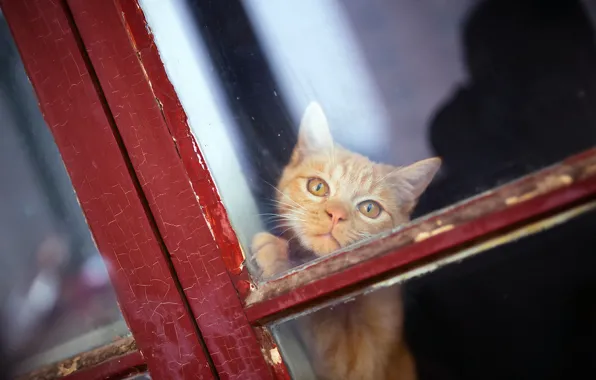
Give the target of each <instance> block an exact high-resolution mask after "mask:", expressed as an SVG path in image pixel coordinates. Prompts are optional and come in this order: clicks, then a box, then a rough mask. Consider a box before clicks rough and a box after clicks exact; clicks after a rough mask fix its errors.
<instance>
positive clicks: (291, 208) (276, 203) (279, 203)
mask: <svg viewBox="0 0 596 380" xmlns="http://www.w3.org/2000/svg"><path fill="white" fill-rule="evenodd" d="M270 202H271V203H272V204H273V205H276V206H286V207H287V208H288V209H290V210H292V211H296V212H300V213H302V214H303V213H305V212H306V211H308V210H307V209H306V208H304V207H300V208H298V207H296V206H294V205H292V204H290V203H286V202H282V201H279V200H275V199H271V200H270Z"/></svg>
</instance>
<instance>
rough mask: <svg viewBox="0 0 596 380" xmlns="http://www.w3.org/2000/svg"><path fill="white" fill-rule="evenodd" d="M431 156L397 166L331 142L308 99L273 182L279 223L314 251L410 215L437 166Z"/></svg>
mask: <svg viewBox="0 0 596 380" xmlns="http://www.w3.org/2000/svg"><path fill="white" fill-rule="evenodd" d="M440 164H441V160H440V159H438V158H431V159H427V160H423V161H419V162H417V163H415V164H413V165H410V166H407V167H403V168H397V167H393V166H390V165H384V164H378V163H374V162H372V161H370V160H369V159H368V158H366V157H364V156H361V155H359V154H356V153H353V152H350V151H348V150H347V149H344V148H342V147H341V146H339V145H337V144H335V143H334V142H333V140H332V138H331V134H330V132H329V127H328V125H327V120H326V118H325V115H324V113H323V110H322V109H321V107H320V106H319V105H318V104H316V103H312V104H311V105H309V107H308V108H307V110H306V112H305V115H304V117H303V119H302V123H301V125H300V133H299V138H298V144H297V145H296V148H295V149H294V152H293V154H292V158H291V160H290V163H289V164H288V166H286V168H285V169H284V171H283V173H282V176H281V179H280V181H279V184H278V189H279V193H278V199H277V200H278V205H279V206H278V213H279V215H280V216H281V217H282V219H283V224H284V227H286V228H288V229H289V230H290V231H291V234H292V235H293V236H294V237H295V238H296V239H299V241H300V243H301V244H302V245H303V246H304V247H305V248H307V249H309V250H312V251H313V252H314V253H315V254H317V255H319V256H323V255H327V254H329V253H331V252H333V251H335V250H337V249H340V248H343V247H345V246H347V245H350V244H352V243H355V242H357V241H359V240H362V239H364V238H366V237H369V236H372V235H375V234H377V233H380V232H383V231H387V230H389V229H391V228H393V227H396V226H398V225H400V224H403V223H405V222H407V221H408V220H409V217H410V213H411V211H412V209H413V207H414V205H415V203H416V200H417V199H418V197H419V196H420V194H422V192H423V191H424V190H425V189H426V187H427V186H428V184H429V183H430V181H431V180H432V178H433V176H434V175H435V173H436V172H437V170H438V169H439V167H440Z"/></svg>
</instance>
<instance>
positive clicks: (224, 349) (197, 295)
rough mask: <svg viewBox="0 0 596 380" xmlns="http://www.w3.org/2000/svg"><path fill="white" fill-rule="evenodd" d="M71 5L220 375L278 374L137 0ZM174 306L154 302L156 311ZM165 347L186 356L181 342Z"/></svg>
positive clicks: (81, 0)
mask: <svg viewBox="0 0 596 380" xmlns="http://www.w3.org/2000/svg"><path fill="white" fill-rule="evenodd" d="M69 3H70V5H71V8H72V10H73V15H74V18H75V21H76V23H77V26H79V28H80V31H81V35H82V38H83V42H84V44H85V45H86V46H88V47H92V49H88V54H89V57H90V60H91V63H92V64H93V66H94V68H95V70H96V73H97V76H98V79H99V82H100V84H101V85H102V86H103V87H104V88H106V89H110V91H106V92H105V96H106V99H107V102H108V105H109V107H110V109H111V110H113V112H114V118H115V122H116V126H117V129H118V131H119V132H120V134H121V136H122V140H123V142H124V145H125V147H126V150H127V153H128V155H129V157H130V160H131V162H132V165H133V168H134V171H135V172H136V173H137V176H138V178H139V179H140V185H141V188H142V191H143V193H144V194H145V196H146V199H147V202H148V205H149V208H150V210H151V213H152V214H153V216H154V218H155V221H156V225H157V228H158V230H159V233H160V234H161V236H162V237H163V242H164V243H165V246H166V248H167V251H168V253H169V256H170V259H171V261H172V264H173V266H174V268H175V270H176V275H177V278H178V280H179V282H180V285H181V287H182V289H183V291H184V295H185V296H186V298H187V300H188V302H189V305H190V308H191V310H192V313H193V315H194V316H195V320H196V323H197V325H198V327H199V329H200V330H201V335H202V336H203V338H204V342H205V345H206V347H207V349H208V351H209V354H210V356H211V359H212V361H213V363H214V365H215V369H216V370H217V373H218V375H219V377H220V378H222V379H268V378H271V372H270V371H269V368H268V366H267V364H266V362H265V359H264V358H263V356H262V354H261V351H260V346H259V342H258V341H257V339H256V337H255V333H254V331H253V329H252V328H251V326H250V324H249V323H248V321H247V319H246V316H245V315H244V312H243V307H242V304H241V302H240V299H239V296H238V293H237V292H236V289H235V288H234V281H238V280H241V279H243V277H242V276H243V273H244V272H242V271H241V266H242V261H243V256H242V252H241V250H240V248H239V245H238V242H237V240H236V236H235V234H234V233H233V230H231V227H230V226H229V221H228V220H227V216H226V215H225V210H224V209H223V206H222V205H221V201H220V199H219V195H218V194H217V190H216V188H215V185H214V183H213V181H212V179H211V177H210V175H209V172H208V170H207V168H206V167H205V165H204V161H203V160H202V158H201V157H200V151H198V152H195V148H196V142H195V141H194V139H193V137H192V134H190V130H189V128H188V125H187V124H186V116H185V114H184V111H183V110H182V108H181V106H180V103H179V101H178V100H177V97H176V94H175V92H174V90H173V88H172V86H171V84H170V83H169V81H168V79H167V76H166V74H165V70H164V68H163V65H162V63H161V61H160V59H159V54H158V52H157V50H156V48H155V45H154V44H153V42H152V39H151V35H150V34H149V33H148V32H147V26H146V23H145V20H144V18H143V16H142V14H141V13H140V10H139V8H138V7H137V4H136V2H135V1H120V2H119V3H118V5H115V4H113V3H112V2H109V3H106V2H104V1H103V0H69ZM118 6H119V7H120V8H119V9H118ZM122 15H124V20H122ZM129 36H132V38H131V37H129ZM131 39H132V40H134V45H132V44H131V42H130V40H131ZM157 100H159V102H158V101H157ZM160 103H161V104H160ZM138 265H142V263H135V266H138ZM135 266H133V267H135ZM247 279H248V278H246V280H247ZM173 289H174V288H172V291H170V293H173V292H174V291H173ZM168 306H169V305H168V304H165V303H163V302H162V300H158V302H154V303H152V307H153V309H151V312H150V313H149V316H154V317H159V316H160V315H161V314H162V313H164V312H165V310H164V308H167V307H168ZM166 315H167V314H166ZM182 331H183V330H181V329H179V328H178V326H176V327H175V328H171V327H169V326H164V328H163V332H162V334H164V335H165V336H167V337H169V338H170V339H171V340H172V341H173V340H174V339H179V340H180V339H181V338H180V337H181V336H186V334H187V333H182ZM160 349H161V350H163V353H164V354H165V353H166V352H169V355H174V356H176V357H179V356H180V354H179V353H178V350H179V349H180V347H179V346H174V345H169V344H164V345H162V346H160ZM182 349H183V351H182V357H183V358H187V356H188V355H185V353H186V354H188V350H187V348H186V347H184V346H183V347H182ZM173 353H174V354H173ZM171 363H172V365H173V366H174V367H176V366H177V365H179V361H172V362H171ZM181 367H182V368H183V369H186V368H187V366H186V365H181ZM190 374H191V372H190V371H189V372H188V373H187V372H186V371H185V372H184V376H185V377H184V378H187V377H186V376H188V378H191V376H190ZM193 377H194V375H193Z"/></svg>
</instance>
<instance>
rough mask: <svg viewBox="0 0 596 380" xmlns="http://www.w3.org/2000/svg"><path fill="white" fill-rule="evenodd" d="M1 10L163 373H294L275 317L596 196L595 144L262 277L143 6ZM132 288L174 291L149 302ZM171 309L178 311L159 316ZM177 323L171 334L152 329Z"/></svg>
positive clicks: (138, 334) (107, 1)
mask: <svg viewBox="0 0 596 380" xmlns="http://www.w3.org/2000/svg"><path fill="white" fill-rule="evenodd" d="M0 4H1V5H2V9H3V11H4V13H5V15H6V18H7V20H8V22H9V24H10V26H11V30H12V32H13V34H14V37H15V40H16V42H17V45H18V47H19V50H20V52H21V55H22V57H23V61H24V62H25V66H26V68H27V72H28V73H29V76H30V78H31V82H32V84H33V86H34V88H35V90H36V92H37V95H38V98H39V100H40V107H41V108H42V111H43V112H44V116H45V118H46V121H47V123H48V125H49V126H50V128H51V130H52V133H53V134H54V136H55V139H56V142H57V144H58V147H59V149H60V151H61V154H62V156H63V158H64V161H65V164H66V166H67V169H68V171H69V174H70V176H71V179H72V181H73V185H74V187H75V190H76V192H77V195H78V197H79V199H80V201H81V205H82V207H83V211H84V213H85V215H86V217H87V220H88V222H89V226H90V228H91V231H92V233H93V235H94V237H95V239H96V242H97V245H98V248H99V249H100V252H101V253H102V256H103V257H104V259H105V260H106V262H108V263H109V264H114V263H115V264H114V265H116V268H118V269H117V270H113V271H111V276H112V281H113V283H114V287H115V289H116V292H117V294H118V297H119V301H120V304H121V307H122V310H123V314H124V317H125V319H126V320H127V322H128V324H129V326H130V328H131V331H132V333H133V336H134V338H135V341H136V343H137V346H138V349H139V352H140V354H141V355H142V358H143V361H144V362H146V363H147V366H148V369H149V371H150V373H151V376H152V377H154V378H184V379H186V378H189V379H190V378H193V377H197V376H198V374H200V375H202V376H203V378H215V376H218V377H219V378H222V379H253V378H254V379H273V378H277V379H286V378H289V375H288V372H287V370H286V368H285V365H284V364H283V362H279V361H278V360H276V358H274V357H272V356H271V352H272V351H274V350H275V349H276V347H275V344H274V342H273V340H272V339H271V337H270V335H269V333H268V331H267V330H266V328H264V327H263V324H264V323H267V322H269V321H271V320H274V319H278V318H281V317H284V316H287V315H289V313H296V312H299V311H301V310H304V309H306V308H309V307H313V306H317V305H321V304H323V303H325V302H327V301H329V300H330V299H336V298H338V297H341V296H343V295H345V294H347V293H348V292H354V291H357V290H359V289H362V288H364V287H366V286H368V285H370V284H372V283H375V282H378V281H382V280H383V279H386V278H389V277H392V276H395V275H398V274H400V273H404V272H406V271H409V270H412V269H415V268H418V267H421V266H422V265H425V264H428V263H429V262H433V261H436V260H438V259H441V258H444V257H446V256H449V255H452V254H453V253H455V252H456V250H457V249H458V248H461V247H462V246H465V245H469V244H474V243H478V242H482V241H484V240H486V239H488V238H490V237H491V236H494V235H495V234H503V233H506V232H507V231H509V230H511V229H513V228H519V227H520V226H524V225H528V224H530V223H532V222H534V221H536V220H537V219H538V220H539V219H542V218H546V217H548V216H550V215H553V214H556V213H560V212H562V211H564V210H567V209H570V208H572V207H574V206H576V205H578V204H581V203H586V202H589V201H590V200H592V199H594V197H595V195H596V149H593V150H590V151H586V152H583V153H580V154H578V155H576V156H573V157H571V158H569V159H568V160H565V161H563V162H561V163H558V164H556V165H553V166H552V167H550V168H548V169H545V170H542V171H539V172H536V173H533V174H531V175H529V176H526V177H524V178H522V179H520V180H517V181H515V182H513V183H510V184H508V185H505V186H503V187H500V188H497V189H494V190H492V191H490V192H487V193H485V194H482V195H480V196H478V197H475V198H473V199H471V200H468V201H466V202H463V203H461V204H458V205H455V206H453V207H451V208H448V209H446V210H443V211H441V212H439V213H436V214H433V215H430V216H428V217H425V218H421V219H420V220H418V221H416V222H414V223H413V224H411V225H409V226H407V227H406V228H404V229H403V230H401V231H399V232H396V233H393V234H391V235H389V236H387V237H384V238H382V239H379V240H376V241H374V242H371V243H369V244H367V245H366V246H363V247H360V248H358V249H355V250H349V251H346V252H342V253H339V254H337V255H332V256H330V257H326V258H323V259H321V260H318V261H316V262H314V263H310V264H308V265H307V266H306V267H305V268H302V269H301V270H299V271H292V272H290V273H288V274H286V275H284V276H283V277H281V278H277V279H275V280H273V281H270V282H268V283H264V284H253V283H252V282H251V279H250V277H249V275H248V274H247V273H246V270H245V269H244V268H243V265H242V262H243V256H242V252H241V249H240V246H239V244H238V241H237V238H236V236H235V233H234V232H233V230H232V228H231V225H230V223H229V220H228V218H227V215H226V212H225V209H224V207H223V204H222V202H221V199H220V196H219V194H218V193H217V190H216V188H215V186H214V182H213V178H212V176H211V173H210V172H209V169H208V168H207V167H206V165H205V161H204V160H203V157H202V155H201V152H200V151H198V152H197V151H196V150H197V149H198V148H197V147H198V145H197V144H196V142H195V141H194V137H193V135H192V133H191V130H190V128H189V126H188V124H187V121H186V116H185V113H184V110H183V108H182V106H181V104H180V101H179V100H178V98H177V95H176V92H175V90H174V88H173V86H172V84H171V83H170V82H169V80H168V78H167V75H166V71H165V69H164V66H163V64H162V62H161V60H160V57H159V52H158V50H157V47H156V45H155V43H154V42H153V39H152V36H151V34H150V31H149V28H148V26H147V24H146V22H145V19H144V16H143V13H142V10H141V9H140V7H139V5H138V4H137V2H136V0H64V1H58V0H0ZM41 57H58V58H56V59H54V60H52V61H51V62H48V60H47V59H45V60H42V59H41ZM65 84H68V85H69V86H68V89H67V90H66V89H64V86H65ZM72 105H76V107H73V106H72ZM79 110H85V112H80V111H79ZM81 125H84V126H85V128H81V127H80V126H81ZM98 144H100V145H99V146H101V147H102V151H101V152H100V153H98V150H97V148H95V147H96V146H98ZM111 189H117V190H118V193H115V195H114V193H113V192H112V193H111ZM124 205H126V207H122V206H124ZM108 206H109V207H108ZM131 221H134V223H131ZM131 243H134V244H137V245H138V246H139V247H142V249H137V250H135V249H131V247H130V244H131ZM123 260H126V261H123ZM148 261H150V262H151V263H155V265H157V266H158V268H159V269H158V270H155V269H154V268H153V267H149V266H147V265H146V264H145V263H147V262H148ZM135 263H136V264H135ZM166 284H167V287H166ZM135 286H141V287H142V288H143V290H144V291H147V292H148V293H147V294H150V295H151V296H152V297H157V299H160V300H161V298H160V297H163V300H164V301H163V302H161V303H159V302H158V304H157V305H156V304H155V302H153V303H151V302H145V301H149V300H148V299H147V300H145V299H143V297H139V296H138V292H135V290H134V287H135ZM255 287H256V289H254V288H255ZM164 289H168V290H169V291H165V294H164ZM174 289H175V290H176V291H174ZM166 297H167V298H166ZM246 297H249V298H246ZM164 302H165V303H164ZM160 307H162V308H164V311H166V310H167V312H164V313H163V315H162V313H159V312H157V309H158V308H160ZM174 317H175V318H174ZM147 320H149V322H147ZM166 325H167V326H171V329H169V330H168V331H166V332H165V333H164V334H163V335H162V336H159V337H158V336H156V334H154V333H155V331H159V328H160V326H166ZM172 345H173V346H172ZM172 347H175V348H180V347H182V348H183V349H184V350H185V351H184V352H183V353H182V352H180V350H178V349H174V348H172ZM126 358H127V360H130V361H127V362H126V363H128V364H125V365H123V366H120V367H118V366H116V365H115V364H113V363H115V362H114V360H116V359H111V360H109V361H106V362H104V363H103V364H99V365H97V366H95V367H93V368H91V369H88V370H87V372H82V371H77V372H75V373H74V374H73V375H70V376H71V377H76V376H79V377H80V376H82V375H83V373H84V374H85V376H89V377H85V378H101V377H102V376H105V375H107V374H109V375H111V376H114V375H117V374H120V373H123V371H124V370H126V368H127V367H126V366H127V365H130V367H133V366H135V365H139V359H140V355H139V354H138V353H136V352H133V353H131V354H128V355H127V356H126ZM133 358H134V359H135V360H132V359H133ZM118 360H121V359H118ZM110 363H111V364H110ZM130 367H128V368H130ZM97 368H103V369H104V372H102V374H101V375H99V372H98V371H97ZM111 368H114V369H111ZM116 368H117V369H116ZM105 371H107V372H105ZM212 371H213V372H212ZM81 378H83V377H81Z"/></svg>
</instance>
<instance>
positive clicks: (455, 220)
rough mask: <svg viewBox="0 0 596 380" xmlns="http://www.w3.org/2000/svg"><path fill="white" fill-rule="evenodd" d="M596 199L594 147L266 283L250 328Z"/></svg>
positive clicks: (250, 314) (259, 293)
mask: <svg viewBox="0 0 596 380" xmlns="http://www.w3.org/2000/svg"><path fill="white" fill-rule="evenodd" d="M594 196H596V149H593V150H590V151H587V152H583V153H580V154H578V155H576V156H573V157H571V158H569V159H568V160H565V161H563V162H561V163H559V164H557V165H554V166H553V167H551V168H548V169H545V170H542V171H539V172H537V173H534V174H531V175H529V176H526V177H524V178H522V179H520V180H517V181H514V182H512V183H510V184H508V185H505V186H502V187H500V188H497V189H494V190H492V191H490V192H488V193H486V194H484V195H481V196H479V197H477V198H475V199H471V200H469V201H466V202H463V203H462V204H460V205H457V206H455V207H453V208H448V209H446V210H443V211H442V212H439V213H437V214H435V215H433V216H430V217H428V218H423V219H422V220H419V221H416V222H414V223H413V224H412V225H410V226H409V227H407V228H406V229H404V230H402V231H398V232H395V233H393V234H391V235H389V236H387V237H385V238H383V239H378V240H375V241H373V242H371V243H369V244H366V245H364V246H362V247H360V248H356V249H353V250H350V251H345V252H340V253H339V254H336V255H332V256H329V257H327V258H324V259H323V260H320V261H318V262H315V263H312V264H310V265H308V266H307V267H306V268H303V269H301V270H295V271H292V272H290V273H289V274H287V275H285V276H283V277H281V278H278V279H274V280H272V281H269V282H267V283H265V284H263V285H262V286H261V287H260V288H259V289H258V291H257V292H255V293H254V294H252V295H251V298H253V303H252V304H250V305H248V306H247V308H246V309H245V312H246V315H247V316H248V319H249V320H250V321H251V323H253V324H262V323H266V322H268V321H271V320H273V319H277V318H281V317H284V316H286V315H288V314H290V313H295V312H299V311H301V310H303V309H306V308H308V307H310V306H313V305H314V304H315V303H317V302H322V301H324V300H325V299H326V298H328V297H329V295H331V294H333V295H335V296H339V295H341V293H342V292H344V293H345V292H348V291H354V290H355V289H357V288H362V287H364V286H367V285H370V284H372V283H374V282H375V281H379V280H381V279H382V277H387V276H388V275H396V274H398V273H400V272H403V271H405V270H407V269H409V268H412V267H413V266H414V265H416V264H417V263H428V262H429V261H431V262H432V259H433V257H435V258H440V256H439V255H440V254H444V253H446V251H451V250H453V249H456V248H457V247H458V246H462V245H464V244H469V243H470V242H473V241H475V240H476V239H479V238H482V237H485V236H488V235H490V234H493V233H498V232H499V231H502V230H504V229H506V228H507V227H511V226H513V225H516V224H518V223H522V222H524V221H529V220H531V219H533V218H536V217H540V216H541V215H545V214H548V213H550V212H553V211H556V210H557V209H561V208H565V207H568V206H572V205H573V204H575V203H576V202H581V201H583V200H586V201H587V200H589V199H591V198H593V197H594Z"/></svg>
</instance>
